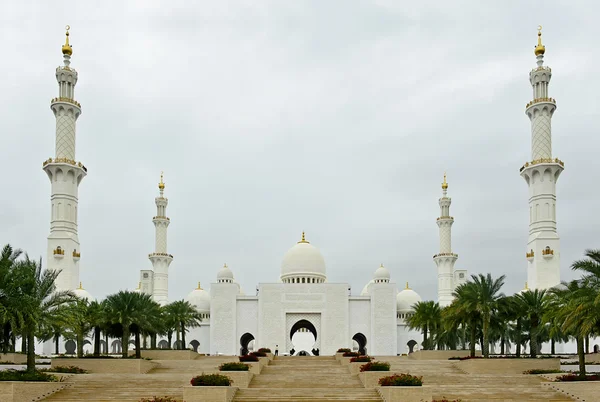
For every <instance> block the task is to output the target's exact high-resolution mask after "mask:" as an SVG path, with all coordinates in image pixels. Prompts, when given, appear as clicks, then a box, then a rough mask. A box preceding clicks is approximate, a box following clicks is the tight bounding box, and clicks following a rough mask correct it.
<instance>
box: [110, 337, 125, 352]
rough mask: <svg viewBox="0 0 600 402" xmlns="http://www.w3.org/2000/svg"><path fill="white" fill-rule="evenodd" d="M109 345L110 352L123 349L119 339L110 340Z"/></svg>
mask: <svg viewBox="0 0 600 402" xmlns="http://www.w3.org/2000/svg"><path fill="white" fill-rule="evenodd" d="M110 347H111V353H121V352H122V350H123V348H122V345H121V340H120V339H115V340H114V341H112V343H111V344H110Z"/></svg>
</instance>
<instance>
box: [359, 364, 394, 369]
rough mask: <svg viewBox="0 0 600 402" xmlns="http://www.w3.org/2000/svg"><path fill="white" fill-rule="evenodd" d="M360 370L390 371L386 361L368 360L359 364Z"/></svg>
mask: <svg viewBox="0 0 600 402" xmlns="http://www.w3.org/2000/svg"><path fill="white" fill-rule="evenodd" d="M360 371H390V364H389V363H388V362H369V363H367V364H363V365H362V366H360Z"/></svg>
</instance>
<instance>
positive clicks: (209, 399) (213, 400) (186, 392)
mask: <svg viewBox="0 0 600 402" xmlns="http://www.w3.org/2000/svg"><path fill="white" fill-rule="evenodd" d="M237 390H238V387H192V386H191V385H188V386H185V387H183V402H231V401H232V400H233V397H234V396H235V393H236V392H237Z"/></svg>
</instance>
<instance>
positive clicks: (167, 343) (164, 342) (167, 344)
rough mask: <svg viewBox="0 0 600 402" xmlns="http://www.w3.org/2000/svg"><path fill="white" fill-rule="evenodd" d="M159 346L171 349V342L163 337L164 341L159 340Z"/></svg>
mask: <svg viewBox="0 0 600 402" xmlns="http://www.w3.org/2000/svg"><path fill="white" fill-rule="evenodd" d="M158 348H159V349H169V342H167V341H165V340H164V339H163V340H162V341H160V342H158Z"/></svg>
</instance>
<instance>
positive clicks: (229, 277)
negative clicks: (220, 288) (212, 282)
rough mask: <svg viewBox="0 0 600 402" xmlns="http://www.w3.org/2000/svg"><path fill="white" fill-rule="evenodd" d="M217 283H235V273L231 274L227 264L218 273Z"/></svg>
mask: <svg viewBox="0 0 600 402" xmlns="http://www.w3.org/2000/svg"><path fill="white" fill-rule="evenodd" d="M217 282H230V283H233V272H231V270H230V269H229V267H228V266H227V264H224V265H223V268H221V269H220V270H219V272H218V273H217Z"/></svg>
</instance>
